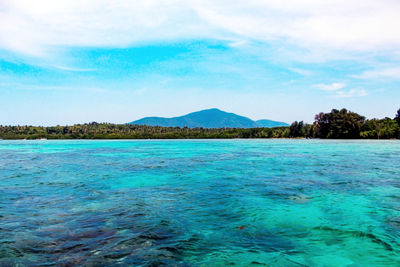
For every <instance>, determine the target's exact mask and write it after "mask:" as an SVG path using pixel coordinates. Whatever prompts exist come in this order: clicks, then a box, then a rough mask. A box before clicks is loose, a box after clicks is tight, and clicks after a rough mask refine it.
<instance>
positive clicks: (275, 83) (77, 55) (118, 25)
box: [0, 0, 400, 125]
mask: <svg viewBox="0 0 400 267" xmlns="http://www.w3.org/2000/svg"><path fill="white" fill-rule="evenodd" d="M54 2H57V3H54ZM142 2H143V1H141V2H140V1H119V0H116V1H106V0H97V1H91V0H89V1H85V2H84V3H80V1H72V0H70V1H64V0H61V1H46V0H40V1H35V2H34V3H33V2H32V1H27V0H14V1H11V0H10V1H8V0H6V1H2V2H1V3H0V25H1V26H0V124H3V125H8V124H12V125H17V124H19V125H24V124H31V125H57V124H60V125H62V124H74V123H84V122H90V121H98V122H114V123H125V122H129V121H133V120H136V119H139V118H141V117H144V116H166V117H170V116H176V115H183V114H185V113H188V112H192V111H196V110H200V109H205V108H212V107H217V108H220V109H222V110H226V111H229V112H234V113H237V114H240V115H244V116H248V117H250V118H252V119H264V118H266V119H274V120H279V121H286V122H292V121H294V120H304V121H306V122H312V121H313V117H314V115H315V114H316V113H318V112H320V111H324V112H326V111H329V110H331V109H332V108H342V107H345V108H348V109H350V110H352V111H355V112H358V113H361V114H363V115H366V116H367V117H369V118H372V117H385V116H389V117H393V116H394V114H395V113H396V110H397V109H398V108H400V101H399V99H400V90H399V85H400V64H399V63H400V49H399V47H400V19H399V16H398V14H400V3H399V2H398V1H391V0H385V1H369V0H366V1H363V3H359V1H355V0H354V1H353V0H348V1H341V0H335V1H333V0H332V1H331V0H326V1H316V0H300V1H295V2H293V1H289V0H282V1H279V3H277V1H269V0H264V1H255V0H254V1H223V0H221V1H220V0H215V1H207V0H204V1H191V0H188V1H174V0H171V1H153V0H149V1H146V3H142Z"/></svg>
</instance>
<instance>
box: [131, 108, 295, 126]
mask: <svg viewBox="0 0 400 267" xmlns="http://www.w3.org/2000/svg"><path fill="white" fill-rule="evenodd" d="M128 124H138V125H147V126H163V127H188V128H196V127H202V128H260V127H266V128H271V127H279V126H289V124H287V123H285V122H279V121H273V120H267V119H264V120H257V121H254V120H252V119H249V118H247V117H244V116H240V115H237V114H235V113H230V112H226V111H222V110H220V109H217V108H211V109H204V110H200V111H195V112H191V113H188V114H186V115H183V116H178V117H172V118H164V117H144V118H142V119H139V120H136V121H132V122H129V123H128Z"/></svg>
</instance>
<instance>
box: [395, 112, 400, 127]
mask: <svg viewBox="0 0 400 267" xmlns="http://www.w3.org/2000/svg"><path fill="white" fill-rule="evenodd" d="M394 119H395V121H396V122H397V124H398V125H399V126H400V108H399V109H398V110H397V114H396V117H395V118H394Z"/></svg>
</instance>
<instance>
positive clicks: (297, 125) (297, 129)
mask: <svg viewBox="0 0 400 267" xmlns="http://www.w3.org/2000/svg"><path fill="white" fill-rule="evenodd" d="M289 135H290V137H304V136H305V129H304V122H303V121H300V122H297V121H295V122H293V123H292V124H291V125H290V128H289Z"/></svg>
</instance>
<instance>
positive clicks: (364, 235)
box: [314, 226, 394, 251]
mask: <svg viewBox="0 0 400 267" xmlns="http://www.w3.org/2000/svg"><path fill="white" fill-rule="evenodd" d="M314 229H315V230H323V231H329V232H336V233H338V234H346V235H351V236H353V237H359V238H360V237H361V238H367V239H370V240H371V241H372V242H374V243H377V244H379V245H382V246H383V247H384V248H385V249H386V250H389V251H394V249H393V247H392V246H391V245H390V244H389V243H387V242H385V241H383V240H382V239H380V238H378V237H377V236H375V235H374V234H371V233H364V232H362V231H355V230H340V229H335V228H331V227H327V226H321V227H315V228H314Z"/></svg>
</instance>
